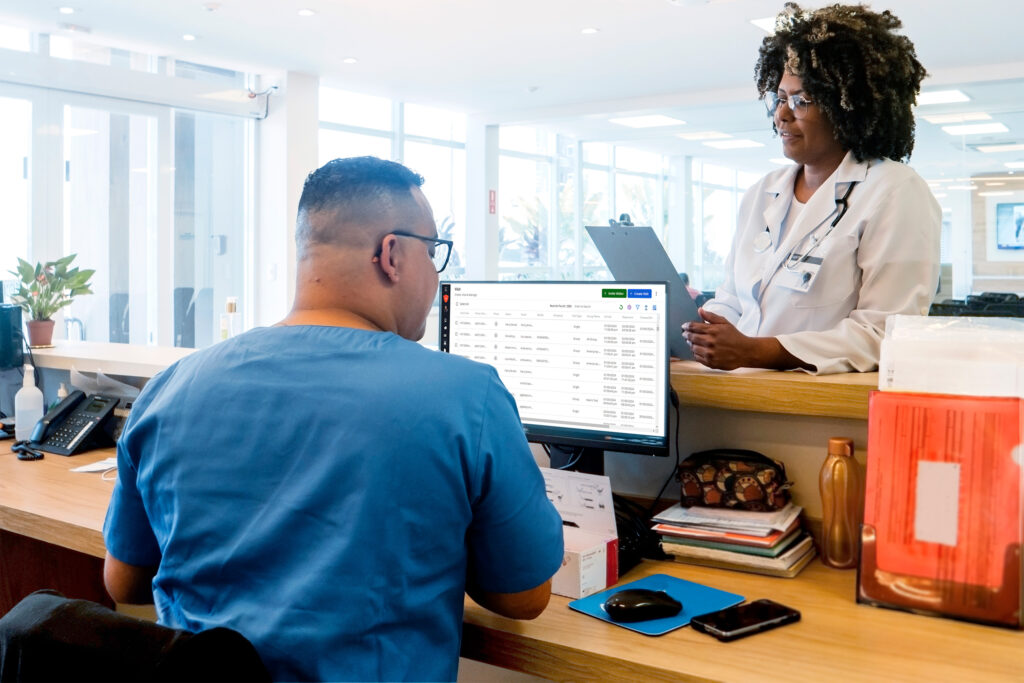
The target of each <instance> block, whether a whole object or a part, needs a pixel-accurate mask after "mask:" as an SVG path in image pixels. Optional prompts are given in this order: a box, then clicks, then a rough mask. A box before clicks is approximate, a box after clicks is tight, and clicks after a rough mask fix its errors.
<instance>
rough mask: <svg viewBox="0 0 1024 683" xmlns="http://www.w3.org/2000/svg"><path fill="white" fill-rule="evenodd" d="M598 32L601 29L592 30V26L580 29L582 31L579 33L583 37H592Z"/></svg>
mask: <svg viewBox="0 0 1024 683" xmlns="http://www.w3.org/2000/svg"><path fill="white" fill-rule="evenodd" d="M600 32H601V29H599V28H594V27H593V26H588V27H587V28H585V29H582V30H581V31H580V33H582V34H583V35H585V36H592V35H594V34H595V33H600Z"/></svg>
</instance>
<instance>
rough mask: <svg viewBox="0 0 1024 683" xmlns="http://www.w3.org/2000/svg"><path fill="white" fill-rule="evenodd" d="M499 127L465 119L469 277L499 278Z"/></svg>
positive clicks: (467, 269) (474, 118)
mask: <svg viewBox="0 0 1024 683" xmlns="http://www.w3.org/2000/svg"><path fill="white" fill-rule="evenodd" d="M500 200H501V198H500V197H498V126H497V125H493V124H491V125H488V124H486V123H484V122H483V121H482V120H481V119H478V118H476V117H472V116H470V117H469V118H468V120H467V121H466V250H465V254H466V278H467V279H469V280H496V279H498V202H499V201H500Z"/></svg>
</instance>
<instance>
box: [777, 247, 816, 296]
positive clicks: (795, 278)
mask: <svg viewBox="0 0 1024 683" xmlns="http://www.w3.org/2000/svg"><path fill="white" fill-rule="evenodd" d="M798 256H803V254H799V255H798ZM821 263H822V259H821V257H820V256H806V257H803V258H802V260H801V261H800V262H799V263H798V264H797V265H796V266H793V267H792V268H783V269H782V270H781V271H780V272H779V273H778V275H776V276H775V281H776V283H777V284H778V285H779V286H781V287H785V288H786V289H792V290H793V291H796V292H807V291H810V289H811V285H812V284H814V279H815V278H816V277H818V271H820V270H821Z"/></svg>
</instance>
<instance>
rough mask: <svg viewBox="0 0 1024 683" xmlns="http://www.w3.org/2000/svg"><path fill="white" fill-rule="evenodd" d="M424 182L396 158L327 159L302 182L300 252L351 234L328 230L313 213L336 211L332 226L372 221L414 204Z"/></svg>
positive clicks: (297, 239) (298, 226) (298, 227)
mask: <svg viewBox="0 0 1024 683" xmlns="http://www.w3.org/2000/svg"><path fill="white" fill-rule="evenodd" d="M422 185H423V176H421V175H420V174H418V173H414V172H413V171H410V170H409V169H408V168H406V167H405V166H403V165H402V164H400V163H398V162H395V161H386V160H384V159H378V158H377V157H369V156H367V157H350V158H347V159H334V160H332V161H328V162H327V163H326V164H324V165H323V166H321V167H320V168H318V169H317V170H315V171H313V172H312V173H310V174H309V175H308V176H307V177H306V182H305V184H304V185H303V186H302V196H301V197H300V198H299V215H298V221H297V223H296V227H295V243H296V245H297V246H298V248H299V251H300V253H301V252H302V250H303V249H304V248H305V247H308V246H310V245H313V244H337V243H341V242H344V241H346V238H347V237H348V236H346V235H342V234H338V231H337V230H328V229H325V226H324V224H322V223H320V222H317V225H314V224H313V223H312V222H311V221H310V220H309V215H310V214H314V213H320V212H326V211H331V212H334V213H335V214H336V216H335V220H333V221H331V222H330V225H332V226H338V225H341V224H365V225H369V224H372V223H374V222H378V221H380V220H381V219H385V220H386V219H387V218H388V217H390V216H392V215H394V214H395V213H396V212H397V211H398V210H400V209H402V208H406V207H409V206H411V205H412V204H411V202H412V194H411V190H412V188H414V187H421V186H422Z"/></svg>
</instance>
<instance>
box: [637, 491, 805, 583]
mask: <svg viewBox="0 0 1024 683" xmlns="http://www.w3.org/2000/svg"><path fill="white" fill-rule="evenodd" d="M801 511H802V508H801V507H799V506H797V505H793V504H792V503H790V504H789V505H787V506H786V507H785V508H783V509H782V510H779V511H777V512H748V511H746V510H729V509H724V508H703V507H689V508H686V507H682V506H681V505H678V504H677V505H673V506H672V507H670V508H668V509H667V510H665V511H664V512H662V513H660V514H658V515H655V516H654V518H653V521H654V522H656V524H655V525H654V531H655V532H657V533H658V534H660V536H661V547H662V548H663V549H664V550H665V552H666V553H668V554H669V555H670V556H672V557H673V558H674V559H675V560H676V561H677V562H687V563H689V564H699V565H704V566H707V567H719V568H722V569H736V570H739V571H745V572H754V573H755V574H767V575H769V576H784V577H793V576H796V575H797V574H799V573H800V570H801V569H803V568H804V567H806V566H807V564H808V563H809V562H810V561H811V560H812V559H814V555H815V550H814V542H813V541H812V540H811V537H810V535H809V534H808V533H807V532H806V531H804V530H803V529H801V527H800V512H801Z"/></svg>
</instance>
